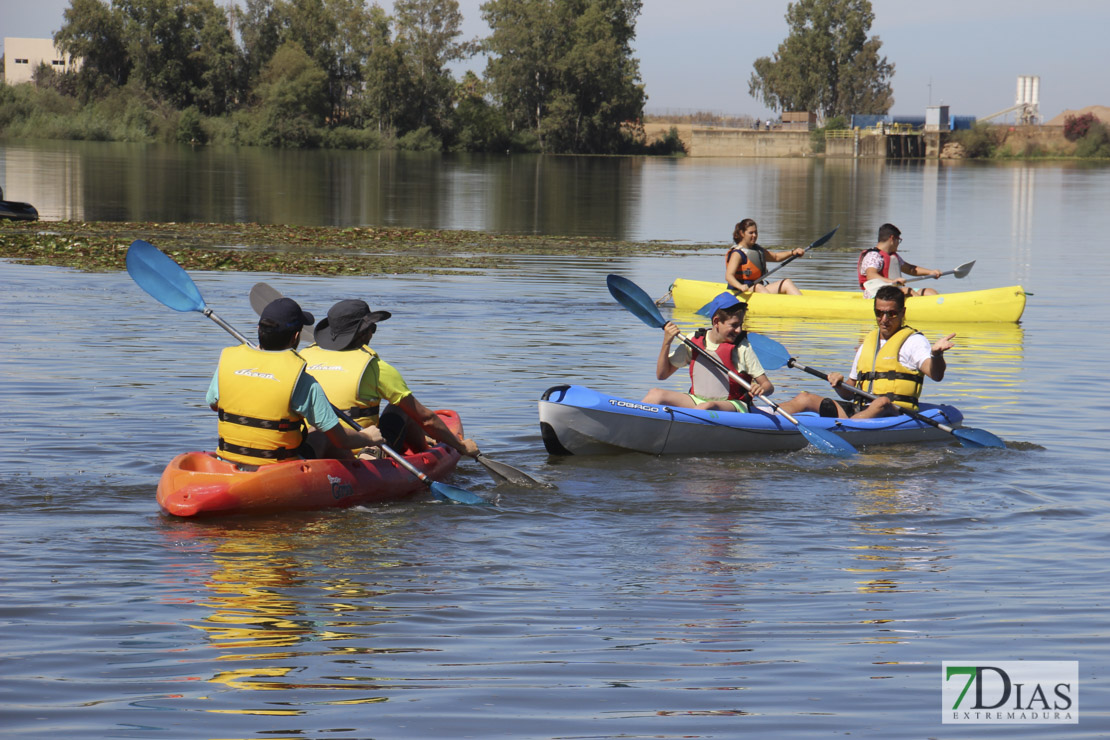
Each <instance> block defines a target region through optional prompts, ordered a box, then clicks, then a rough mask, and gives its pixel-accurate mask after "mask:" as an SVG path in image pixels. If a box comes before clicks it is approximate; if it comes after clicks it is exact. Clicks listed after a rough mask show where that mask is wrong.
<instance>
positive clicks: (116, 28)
mask: <svg viewBox="0 0 1110 740" xmlns="http://www.w3.org/2000/svg"><path fill="white" fill-rule="evenodd" d="M62 17H63V18H64V19H65V21H64V23H62V27H61V28H60V29H58V32H57V33H55V34H54V43H55V44H57V46H58V48H59V49H60V50H61V51H62V52H63V53H65V54H68V55H69V56H70V58H72V59H80V60H81V67H80V69H79V70H78V71H77V73H76V74H77V89H78V91H79V92H80V94H81V95H82V97H84V98H85V99H86V100H87V99H88V98H89V97H91V96H92V95H95V94H96V93H97V92H99V91H100V90H102V89H104V88H105V87H119V86H121V85H123V84H124V83H125V82H127V79H128V77H129V76H130V74H131V66H132V65H131V58H130V57H129V56H128V54H127V46H126V44H125V43H124V33H123V26H124V18H123V15H122V14H121V13H120V12H118V11H117V10H115V9H113V8H111V7H110V6H109V5H107V4H106V3H104V2H102V0H72V2H71V3H70V6H69V7H68V8H66V10H65V12H64V13H63V16H62Z"/></svg>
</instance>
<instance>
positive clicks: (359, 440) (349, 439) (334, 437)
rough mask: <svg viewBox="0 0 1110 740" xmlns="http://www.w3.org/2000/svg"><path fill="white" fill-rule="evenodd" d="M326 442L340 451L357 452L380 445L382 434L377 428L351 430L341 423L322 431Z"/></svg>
mask: <svg viewBox="0 0 1110 740" xmlns="http://www.w3.org/2000/svg"><path fill="white" fill-rule="evenodd" d="M324 434H325V435H326V436H327V438H328V442H330V443H331V444H332V446H333V447H336V448H338V449H341V450H357V449H359V448H361V447H372V446H374V445H380V444H381V443H382V433H381V432H379V431H378V428H377V427H367V428H365V429H351V428H350V427H348V426H347V425H346V424H344V423H343V422H340V423H338V424H336V425H335V426H333V427H332V428H331V429H327V430H325V431H324Z"/></svg>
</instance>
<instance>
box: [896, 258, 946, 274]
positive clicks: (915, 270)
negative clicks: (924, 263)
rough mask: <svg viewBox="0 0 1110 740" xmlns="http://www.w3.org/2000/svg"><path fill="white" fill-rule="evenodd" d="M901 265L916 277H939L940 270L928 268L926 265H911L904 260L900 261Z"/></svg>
mask: <svg viewBox="0 0 1110 740" xmlns="http://www.w3.org/2000/svg"><path fill="white" fill-rule="evenodd" d="M902 267H903V268H904V271H905V272H907V273H909V274H910V275H914V276H916V277H933V278H939V277H940V270H930V269H929V268H927V267H918V266H917V265H911V264H910V263H909V262H906V261H905V260H903V261H902Z"/></svg>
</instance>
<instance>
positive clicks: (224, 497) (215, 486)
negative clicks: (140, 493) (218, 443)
mask: <svg viewBox="0 0 1110 740" xmlns="http://www.w3.org/2000/svg"><path fill="white" fill-rule="evenodd" d="M436 413H438V414H439V415H440V418H442V419H443V421H444V422H445V423H446V424H447V426H448V427H449V428H450V429H451V430H452V431H454V432H455V433H456V434H458V435H459V436H462V423H461V422H460V421H459V417H458V414H456V413H455V412H453V411H437V412H436ZM405 459H406V460H408V461H409V462H410V463H411V464H412V465H413V466H414V467H415V468H416V469H417V470H419V471H421V472H422V473H424V474H426V475H427V476H428V477H429V478H432V479H433V480H440V479H442V478H444V477H446V476H447V475H449V474H450V473H451V472H452V471H453V470H454V469H455V466H456V465H457V464H458V462H459V453H458V452H457V451H456V450H454V449H452V448H450V447H448V446H446V445H442V444H440V445H436V446H434V447H431V448H429V449H427V450H425V451H424V452H419V453H409V454H406V455H405ZM425 488H426V486H425V485H424V484H423V483H422V482H421V481H420V480H418V479H417V478H416V476H414V475H413V474H412V473H410V472H409V471H407V470H405V469H404V468H402V467H401V466H400V465H398V464H397V463H396V462H394V461H393V460H391V459H390V458H388V457H382V458H381V459H377V460H287V461H285V462H280V463H274V464H272V465H263V466H261V467H259V468H258V469H257V470H253V471H246V470H241V469H239V468H238V467H237V466H236V465H235V464H234V463H229V462H226V461H224V460H220V459H219V458H217V457H216V455H215V454H214V453H212V452H186V453H184V454H182V455H178V456H177V457H175V458H174V459H173V460H171V461H170V464H169V465H167V466H166V469H165V470H164V471H162V477H161V479H160V480H159V481H158V505H159V506H160V507H161V508H162V510H163V511H165V512H166V513H168V514H172V515H174V516H180V517H194V516H204V515H212V514H236V513H244V512H257V513H265V512H277V511H297V510H309V509H326V508H344V507H349V506H358V505H364V504H374V503H381V502H384V501H394V500H397V499H402V498H405V497H407V496H411V495H412V494H414V493H418V492H420V491H422V490H424V489H425Z"/></svg>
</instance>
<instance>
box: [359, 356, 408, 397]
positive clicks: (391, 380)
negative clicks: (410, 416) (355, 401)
mask: <svg viewBox="0 0 1110 740" xmlns="http://www.w3.org/2000/svg"><path fill="white" fill-rule="evenodd" d="M375 365H376V366H377V370H378V371H377V372H376V373H374V372H369V371H370V370H371V369H372V368H373V367H374V366H375ZM411 395H412V391H410V390H409V387H408V385H406V384H405V379H404V378H402V377H401V373H399V372H397V369H396V368H395V367H393V366H392V365H390V364H389V363H388V362H386V361H385V360H383V359H382V358H381V357H378V359H377V362H373V361H371V365H370V367H368V368H367V372H365V373H363V374H362V380H361V381H359V385H358V398H359V400H360V401H368V402H369V401H373V400H374V399H376V398H384V399H385V400H387V401H389V402H390V403H393V404H397V403H400V402H401V400H402V399H404V398H406V397H407V396H411Z"/></svg>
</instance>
